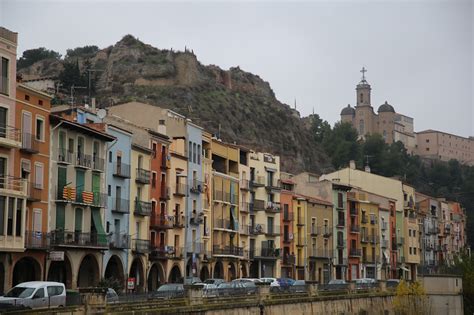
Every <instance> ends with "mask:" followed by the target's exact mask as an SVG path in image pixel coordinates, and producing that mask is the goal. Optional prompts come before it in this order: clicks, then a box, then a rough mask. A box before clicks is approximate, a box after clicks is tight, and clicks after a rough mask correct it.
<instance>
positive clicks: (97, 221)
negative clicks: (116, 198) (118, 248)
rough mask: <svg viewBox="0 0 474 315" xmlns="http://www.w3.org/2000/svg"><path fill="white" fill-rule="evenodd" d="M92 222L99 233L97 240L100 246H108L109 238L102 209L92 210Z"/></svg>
mask: <svg viewBox="0 0 474 315" xmlns="http://www.w3.org/2000/svg"><path fill="white" fill-rule="evenodd" d="M92 221H93V224H94V227H95V230H96V231H97V240H98V242H99V244H100V245H106V244H107V236H106V235H105V231H104V226H103V225H102V218H101V217H100V209H92Z"/></svg>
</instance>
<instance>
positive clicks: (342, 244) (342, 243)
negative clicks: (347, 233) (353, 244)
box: [336, 239, 346, 248]
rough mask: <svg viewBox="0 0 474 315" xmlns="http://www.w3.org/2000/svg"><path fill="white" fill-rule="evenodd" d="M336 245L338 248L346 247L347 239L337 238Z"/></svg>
mask: <svg viewBox="0 0 474 315" xmlns="http://www.w3.org/2000/svg"><path fill="white" fill-rule="evenodd" d="M336 245H337V247H338V248H345V247H346V240H345V239H337V241H336Z"/></svg>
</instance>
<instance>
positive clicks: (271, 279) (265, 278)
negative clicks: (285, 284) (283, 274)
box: [260, 277, 276, 284]
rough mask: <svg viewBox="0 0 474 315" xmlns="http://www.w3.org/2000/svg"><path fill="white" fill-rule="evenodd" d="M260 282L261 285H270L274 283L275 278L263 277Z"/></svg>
mask: <svg viewBox="0 0 474 315" xmlns="http://www.w3.org/2000/svg"><path fill="white" fill-rule="evenodd" d="M260 281H261V282H262V283H268V284H271V283H273V282H275V281H276V278H271V277H264V278H260Z"/></svg>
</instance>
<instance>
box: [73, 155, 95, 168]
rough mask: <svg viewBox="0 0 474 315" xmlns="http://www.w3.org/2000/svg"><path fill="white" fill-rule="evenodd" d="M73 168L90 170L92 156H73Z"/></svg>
mask: <svg viewBox="0 0 474 315" xmlns="http://www.w3.org/2000/svg"><path fill="white" fill-rule="evenodd" d="M74 166H75V167H79V168H87V169H90V168H92V155H90V154H85V153H83V152H77V153H75V154H74Z"/></svg>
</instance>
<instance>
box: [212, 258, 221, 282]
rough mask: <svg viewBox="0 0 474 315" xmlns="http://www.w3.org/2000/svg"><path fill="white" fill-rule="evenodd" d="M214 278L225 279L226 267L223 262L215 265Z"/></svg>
mask: <svg viewBox="0 0 474 315" xmlns="http://www.w3.org/2000/svg"><path fill="white" fill-rule="evenodd" d="M213 278H217V279H224V266H223V265H222V262H221V261H218V262H216V264H215V265H214V276H213Z"/></svg>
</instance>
